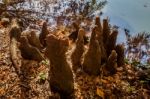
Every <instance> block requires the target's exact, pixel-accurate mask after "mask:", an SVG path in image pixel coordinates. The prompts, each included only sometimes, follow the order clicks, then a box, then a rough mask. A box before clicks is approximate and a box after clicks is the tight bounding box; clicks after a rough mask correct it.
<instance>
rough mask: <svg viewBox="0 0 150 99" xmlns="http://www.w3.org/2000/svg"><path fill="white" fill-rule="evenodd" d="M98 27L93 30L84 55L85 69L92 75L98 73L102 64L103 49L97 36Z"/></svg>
mask: <svg viewBox="0 0 150 99" xmlns="http://www.w3.org/2000/svg"><path fill="white" fill-rule="evenodd" d="M96 28H97V27H95V28H94V29H93V31H92V35H91V39H90V45H89V49H88V51H87V53H86V54H85V56H84V62H83V70H84V71H85V72H87V73H88V74H91V75H98V74H99V73H100V66H101V49H100V46H99V42H98V40H97V38H96V32H97V29H96Z"/></svg>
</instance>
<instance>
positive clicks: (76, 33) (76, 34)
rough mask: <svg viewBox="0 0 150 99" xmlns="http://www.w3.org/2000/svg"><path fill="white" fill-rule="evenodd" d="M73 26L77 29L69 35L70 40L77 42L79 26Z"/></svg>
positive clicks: (75, 24) (74, 24)
mask: <svg viewBox="0 0 150 99" xmlns="http://www.w3.org/2000/svg"><path fill="white" fill-rule="evenodd" d="M72 25H73V27H74V28H75V30H74V31H73V32H72V33H71V34H70V35H69V38H70V39H72V40H73V41H74V42H75V41H76V39H77V37H78V31H79V26H78V25H77V23H75V22H74V23H73V24H72Z"/></svg>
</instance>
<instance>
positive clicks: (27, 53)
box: [19, 36, 44, 62]
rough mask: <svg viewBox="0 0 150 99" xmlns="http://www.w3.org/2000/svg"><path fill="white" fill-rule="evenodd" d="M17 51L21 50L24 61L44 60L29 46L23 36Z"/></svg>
mask: <svg viewBox="0 0 150 99" xmlns="http://www.w3.org/2000/svg"><path fill="white" fill-rule="evenodd" d="M19 49H20V50H21V55H22V57H23V58H24V59H28V60H35V61H38V62H40V61H42V60H43V59H44V57H43V56H42V54H41V53H40V51H39V50H38V49H37V48H36V47H33V46H31V45H30V44H29V42H28V39H27V37H25V36H22V37H21V38H20V46H19Z"/></svg>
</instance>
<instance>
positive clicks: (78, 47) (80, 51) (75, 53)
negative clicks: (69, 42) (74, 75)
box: [71, 29, 85, 71]
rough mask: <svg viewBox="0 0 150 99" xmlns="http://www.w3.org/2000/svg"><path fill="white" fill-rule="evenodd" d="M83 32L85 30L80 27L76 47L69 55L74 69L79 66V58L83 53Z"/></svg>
mask: <svg viewBox="0 0 150 99" xmlns="http://www.w3.org/2000/svg"><path fill="white" fill-rule="evenodd" d="M84 34H85V31H84V30H83V29H80V30H79V33H78V38H77V41H76V47H75V49H74V51H73V53H72V55H71V60H72V68H73V70H75V71H76V69H77V68H78V67H80V66H81V59H82V55H83V53H84V39H83V36H84Z"/></svg>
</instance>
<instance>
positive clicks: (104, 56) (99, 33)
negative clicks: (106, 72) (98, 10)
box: [95, 17, 107, 63]
mask: <svg viewBox="0 0 150 99" xmlns="http://www.w3.org/2000/svg"><path fill="white" fill-rule="evenodd" d="M95 25H97V27H98V28H97V29H98V30H97V39H98V41H99V45H100V48H101V54H102V55H101V60H102V61H101V62H102V63H104V62H106V60H107V53H106V49H105V46H104V42H103V31H102V30H103V29H102V26H101V21H100V17H96V19H95Z"/></svg>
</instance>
